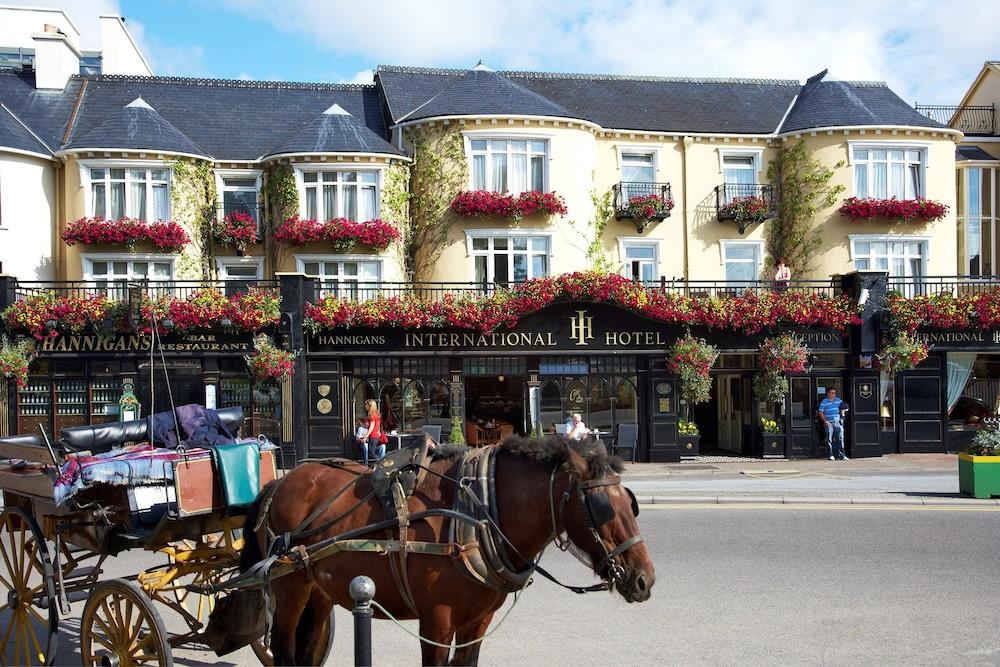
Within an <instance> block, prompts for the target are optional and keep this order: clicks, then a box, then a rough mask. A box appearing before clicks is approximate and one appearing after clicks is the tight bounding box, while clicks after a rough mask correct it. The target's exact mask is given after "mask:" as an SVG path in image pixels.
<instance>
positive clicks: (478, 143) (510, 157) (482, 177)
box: [469, 138, 549, 195]
mask: <svg viewBox="0 0 1000 667" xmlns="http://www.w3.org/2000/svg"><path fill="white" fill-rule="evenodd" d="M548 147H549V142H548V141H544V140H536V139H506V138H504V139H499V138H498V139H472V140H470V142H469V150H470V155H471V158H472V159H471V160H470V164H471V169H472V179H471V181H472V182H471V186H472V189H473V190H489V191H491V192H509V193H511V194H514V195H518V194H521V193H522V192H545V191H546V189H545V164H546V161H547V157H548Z"/></svg>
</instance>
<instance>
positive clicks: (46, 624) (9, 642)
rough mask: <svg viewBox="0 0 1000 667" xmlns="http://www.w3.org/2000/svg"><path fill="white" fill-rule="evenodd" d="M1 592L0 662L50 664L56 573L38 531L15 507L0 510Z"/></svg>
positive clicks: (55, 641)
mask: <svg viewBox="0 0 1000 667" xmlns="http://www.w3.org/2000/svg"><path fill="white" fill-rule="evenodd" d="M0 595H2V596H3V597H2V598H0V603H2V606H0V664H4V665H51V664H52V663H53V662H54V661H55V657H56V647H57V645H58V639H59V634H58V629H59V606H58V604H57V602H56V580H55V574H54V572H53V569H52V561H51V559H50V558H49V549H48V547H47V546H46V544H45V539H44V537H42V531H40V530H39V529H38V524H37V523H35V520H34V519H33V518H32V517H31V516H30V515H29V514H28V513H27V512H25V511H24V510H22V509H21V508H19V507H8V508H7V509H5V510H4V511H3V513H2V514H0ZM4 626H6V627H4Z"/></svg>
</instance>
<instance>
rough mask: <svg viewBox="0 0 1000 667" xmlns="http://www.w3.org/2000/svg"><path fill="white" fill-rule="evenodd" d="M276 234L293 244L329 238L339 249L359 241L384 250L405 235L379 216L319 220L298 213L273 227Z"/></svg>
mask: <svg viewBox="0 0 1000 667" xmlns="http://www.w3.org/2000/svg"><path fill="white" fill-rule="evenodd" d="M274 238H275V240H277V241H283V242H285V243H288V244H290V245H294V246H302V245H306V244H307V243H319V242H328V243H330V244H332V245H333V246H334V250H336V251H337V252H349V251H350V250H351V249H352V248H354V246H355V245H356V244H357V245H363V246H367V247H369V248H371V249H372V250H376V251H378V252H382V251H383V250H385V249H386V248H388V247H389V244H390V243H392V242H393V241H398V240H399V239H400V238H402V235H401V234H400V233H399V230H398V229H397V228H396V227H395V225H393V224H391V223H388V222H385V221H384V220H380V219H378V218H376V219H374V220H368V221H366V222H354V221H351V220H347V219H346V218H335V219H333V220H329V221H327V222H318V221H316V220H303V219H301V218H299V216H297V215H296V216H292V217H291V218H288V219H287V220H285V221H284V222H283V223H281V224H280V225H279V226H278V228H277V229H275V230H274Z"/></svg>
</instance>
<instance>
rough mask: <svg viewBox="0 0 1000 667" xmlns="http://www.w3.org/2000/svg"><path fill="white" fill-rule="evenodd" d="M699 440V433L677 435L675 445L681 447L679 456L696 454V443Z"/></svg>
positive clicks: (697, 449) (697, 452)
mask: <svg viewBox="0 0 1000 667" xmlns="http://www.w3.org/2000/svg"><path fill="white" fill-rule="evenodd" d="M699 442H701V436H700V435H679V436H677V445H678V446H679V447H680V448H681V456H698V454H699V448H698V443H699Z"/></svg>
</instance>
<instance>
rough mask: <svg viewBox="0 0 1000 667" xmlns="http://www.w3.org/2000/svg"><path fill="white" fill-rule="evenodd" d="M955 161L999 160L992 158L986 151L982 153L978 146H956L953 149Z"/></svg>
mask: <svg viewBox="0 0 1000 667" xmlns="http://www.w3.org/2000/svg"><path fill="white" fill-rule="evenodd" d="M955 159H956V160H959V161H961V160H1000V158H996V157H993V156H992V155H990V154H989V153H987V152H986V151H984V150H983V149H982V148H980V147H979V146H956V147H955Z"/></svg>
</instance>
